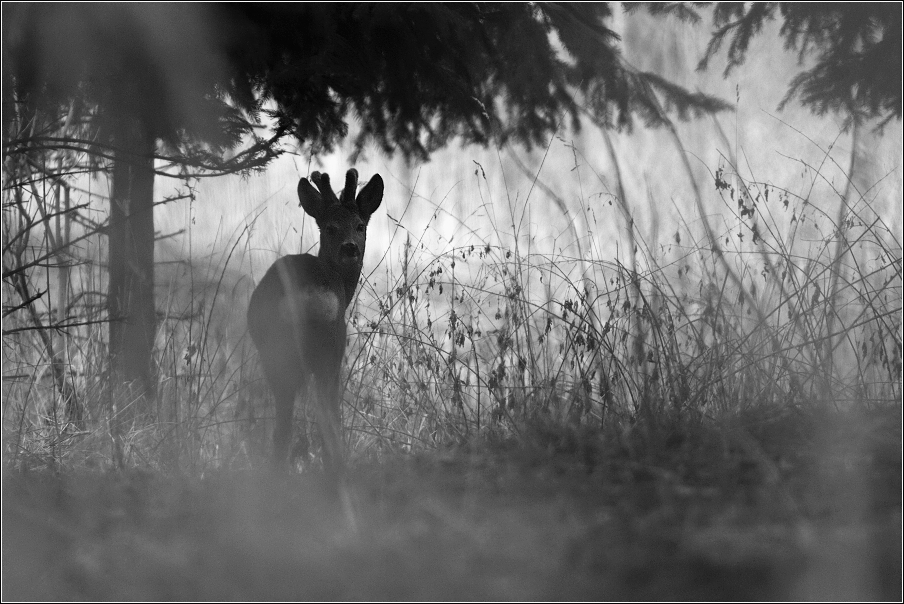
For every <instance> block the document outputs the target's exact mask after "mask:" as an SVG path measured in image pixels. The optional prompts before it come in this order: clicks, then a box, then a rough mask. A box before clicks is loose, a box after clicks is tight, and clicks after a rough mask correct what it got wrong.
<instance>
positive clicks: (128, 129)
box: [107, 120, 156, 412]
mask: <svg viewBox="0 0 904 604" xmlns="http://www.w3.org/2000/svg"><path fill="white" fill-rule="evenodd" d="M114 136H115V141H116V147H117V149H118V150H117V152H116V156H115V160H114V163H113V186H112V194H111V196H110V227H109V267H110V268H109V271H110V290H109V295H108V297H107V309H108V311H109V315H110V347H109V351H110V369H111V376H112V379H113V385H114V386H119V385H122V384H127V385H128V386H129V387H131V388H137V393H139V394H140V395H142V396H141V397H140V398H139V400H141V399H144V401H145V402H144V403H142V404H143V405H147V404H148V403H147V401H148V400H150V399H152V398H153V397H154V395H155V390H156V380H155V377H154V371H153V365H152V350H153V346H154V333H155V329H156V315H155V310H154V172H153V169H154V159H153V152H154V151H155V139H154V137H153V136H152V135H150V134H149V133H148V131H147V129H146V128H143V127H141V126H140V124H137V123H136V122H135V121H131V120H123V121H122V122H120V124H119V125H118V127H117V129H116V132H115V135H114ZM137 411H139V412H146V411H149V409H146V408H145V409H140V408H139V409H137Z"/></svg>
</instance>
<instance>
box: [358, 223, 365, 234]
mask: <svg viewBox="0 0 904 604" xmlns="http://www.w3.org/2000/svg"><path fill="white" fill-rule="evenodd" d="M358 232H359V233H363V232H364V223H363V222H362V223H361V224H359V225H358Z"/></svg>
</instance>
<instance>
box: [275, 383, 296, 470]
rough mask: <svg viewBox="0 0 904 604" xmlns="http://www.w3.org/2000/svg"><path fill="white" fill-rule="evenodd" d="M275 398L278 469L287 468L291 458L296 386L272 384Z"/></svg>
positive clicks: (276, 464) (276, 465)
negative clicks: (290, 446)
mask: <svg viewBox="0 0 904 604" xmlns="http://www.w3.org/2000/svg"><path fill="white" fill-rule="evenodd" d="M271 385H272V387H273V398H274V403H275V406H276V419H275V424H274V426H273V466H274V467H275V468H277V469H282V468H284V467H285V465H286V462H287V461H288V458H289V441H290V440H291V438H292V416H293V414H294V411H295V392H296V389H295V387H294V385H288V384H284V383H281V384H272V383H271Z"/></svg>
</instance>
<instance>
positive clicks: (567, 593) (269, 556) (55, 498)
mask: <svg viewBox="0 0 904 604" xmlns="http://www.w3.org/2000/svg"><path fill="white" fill-rule="evenodd" d="M774 432H775V431H773V432H771V433H774ZM779 434H781V433H780V431H779ZM687 436H688V435H683V436H677V435H675V434H672V435H666V436H665V437H664V438H663V439H662V440H661V441H658V445H657V446H656V447H655V448H654V449H649V450H655V451H657V453H656V454H649V453H644V452H643V451H642V450H639V449H640V447H639V446H635V445H636V444H637V442H638V440H639V439H636V438H633V437H631V436H630V435H629V436H627V437H622V438H618V439H611V438H610V439H604V438H601V437H599V436H593V435H588V434H579V433H575V432H569V431H558V432H555V433H543V431H540V432H538V433H537V434H533V435H530V438H529V439H525V438H522V440H520V441H518V442H521V443H523V442H531V443H532V444H531V445H530V446H524V445H523V444H518V443H516V442H515V441H504V442H496V443H483V444H481V445H479V446H474V445H472V446H469V447H460V448H456V449H447V450H443V451H439V452H434V453H429V454H421V455H418V456H413V457H412V456H409V457H401V456H398V457H394V458H392V459H391V460H389V461H386V460H384V461H382V462H377V461H358V462H357V463H355V464H354V465H353V467H352V470H351V472H350V475H349V478H348V486H347V490H346V493H347V497H346V501H347V504H346V505H344V506H343V505H342V498H341V497H336V496H333V495H330V492H331V491H330V489H328V488H326V485H325V484H324V482H323V480H322V478H321V477H320V476H319V475H318V473H317V472H307V473H302V474H293V475H270V474H265V473H257V474H255V473H250V472H249V473H236V472H225V471H220V472H214V473H210V474H207V475H204V476H202V477H192V478H188V477H175V476H172V475H164V474H162V473H158V472H151V471H146V470H131V471H127V472H109V473H99V472H68V473H64V474H56V475H55V474H52V473H50V472H46V471H40V472H36V471H32V472H30V473H25V474H23V473H17V474H11V473H9V472H7V474H6V475H5V477H4V480H3V599H4V601H8V600H33V599H34V600H45V599H50V600H56V599H63V600H85V599H87V600H95V599H96V600H233V599H236V600H262V601H267V600H319V599H326V600H333V599H346V598H347V599H363V600H420V599H424V600H446V599H451V600H499V599H501V600H568V599H578V600H619V599H641V600H673V599H679V600H717V601H718V600H723V599H726V600H776V599H777V600H788V599H790V600H806V599H830V600H842V601H843V600H847V599H855V600H856V599H861V600H862V599H867V600H893V601H900V599H901V537H902V532H901V530H902V527H901V450H900V442H901V441H900V426H898V428H897V431H896V432H895V431H894V429H893V430H892V432H891V433H890V436H889V437H888V438H875V439H873V442H872V443H869V445H868V446H860V445H858V446H857V447H855V448H854V452H853V453H852V452H851V451H849V450H844V448H843V447H842V448H841V449H832V451H833V452H835V453H831V454H826V453H825V451H824V450H822V449H820V445H819V442H814V441H812V440H810V441H807V440H806V439H802V442H801V443H800V445H799V446H797V447H789V446H788V444H787V443H788V442H789V438H790V437H789V436H787V435H784V436H781V437H780V439H781V445H780V446H772V445H771V444H770V441H769V439H767V438H764V437H762V435H754V436H752V437H751V436H745V437H743V438H737V439H733V438H728V437H726V436H725V435H724V434H722V435H716V434H708V435H707V434H697V435H691V436H694V438H693V439H687V438H686V437H687ZM745 439H748V440H745ZM748 441H749V442H748ZM739 442H740V443H741V444H740V445H739V444H738V443H739ZM744 442H748V444H747V445H745V444H744ZM750 442H754V443H755V444H750ZM735 449H737V450H735ZM819 451H821V452H819ZM836 453H837V457H838V458H837V459H835V458H834V457H833V455H835V454H836Z"/></svg>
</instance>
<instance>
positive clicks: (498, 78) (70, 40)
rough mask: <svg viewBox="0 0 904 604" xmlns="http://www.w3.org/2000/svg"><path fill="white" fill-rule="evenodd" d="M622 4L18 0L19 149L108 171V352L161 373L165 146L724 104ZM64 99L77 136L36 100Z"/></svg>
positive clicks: (222, 154)
mask: <svg viewBox="0 0 904 604" xmlns="http://www.w3.org/2000/svg"><path fill="white" fill-rule="evenodd" d="M609 17H610V9H609V6H608V5H607V4H605V3H590V4H567V3H565V4H558V3H555V4H553V3H551V4H543V3H540V4H523V3H513V4H494V3H462V4H449V5H445V4H402V5H394V4H386V3H373V4H320V3H305V4H291V5H286V4H273V5H270V4H222V5H220V4H203V5H179V4H137V3H135V4H79V5H69V4H64V3H61V4H14V5H7V4H5V5H4V6H3V83H4V92H3V113H4V118H3V124H4V149H5V154H6V155H7V156H9V155H10V154H16V153H26V152H27V153H40V152H42V150H50V149H58V148H66V149H73V150H78V151H83V152H87V153H89V154H91V155H92V156H93V157H94V158H95V159H96V161H97V162H98V164H99V165H101V166H103V167H105V169H106V170H108V171H109V173H110V174H111V175H112V194H111V201H110V206H111V211H110V223H109V226H108V233H109V260H110V279H109V292H108V310H109V316H110V320H111V323H110V341H109V351H110V355H111V367H112V368H113V370H114V376H115V378H116V379H117V380H119V381H125V382H138V383H139V384H141V385H142V386H143V387H144V389H145V390H148V391H152V390H153V384H154V376H153V371H152V355H151V352H152V350H151V349H152V344H153V338H154V330H155V311H154V297H153V275H154V262H153V253H154V224H153V205H154V200H153V196H152V194H153V182H154V177H155V175H168V176H172V175H173V173H172V171H165V170H161V169H160V165H161V164H165V165H170V166H175V167H177V168H179V170H178V172H179V174H182V175H184V174H196V173H201V172H204V173H208V174H209V173H214V174H218V173H226V172H235V171H242V170H251V169H258V168H261V167H262V166H264V165H265V164H266V163H267V162H268V161H269V160H271V159H272V158H273V157H275V156H277V155H278V154H279V153H280V151H281V149H280V146H279V145H280V143H281V142H282V141H283V140H284V139H285V138H286V137H289V136H292V137H294V139H296V140H297V141H298V142H300V143H302V144H303V145H306V146H308V147H309V148H310V150H312V151H313V152H315V153H317V152H323V151H328V150H330V149H332V148H334V146H335V145H336V143H338V142H339V141H340V140H342V139H344V138H345V137H346V136H348V135H349V127H348V121H349V119H354V120H355V122H356V123H357V125H358V126H357V130H356V138H355V148H356V153H358V152H360V151H362V150H363V149H364V148H365V146H366V145H368V144H371V143H373V144H376V145H377V146H378V147H379V148H381V149H382V150H383V151H385V152H387V153H390V154H391V153H394V152H400V153H402V154H403V155H405V156H406V157H415V158H421V159H424V158H427V157H428V156H429V155H430V153H431V152H433V151H434V150H436V149H438V148H440V147H442V146H443V145H446V144H448V143H449V142H450V141H451V140H453V139H459V140H461V141H462V142H465V143H479V144H488V143H489V142H491V141H498V142H502V141H507V140H511V141H514V142H519V143H523V144H526V145H531V144H535V143H539V142H541V141H544V140H545V139H546V138H547V137H548V136H549V135H550V134H552V133H554V132H555V131H556V129H557V128H558V127H559V126H560V125H561V124H562V121H563V119H567V118H570V121H571V124H572V126H573V127H575V128H577V127H579V125H580V124H579V115H580V114H581V112H582V111H587V112H589V113H590V114H591V115H593V116H594V118H595V119H596V121H597V122H598V123H602V124H606V125H609V126H615V127H630V126H631V125H632V123H633V121H634V120H635V119H638V118H639V119H641V120H643V121H644V122H645V123H647V124H652V125H655V124H658V123H662V122H663V121H664V120H665V119H666V116H665V114H664V113H663V111H664V110H665V111H667V110H675V111H676V112H677V113H678V115H679V116H681V117H688V116H693V115H700V114H702V113H706V112H711V111H716V110H720V109H723V108H725V107H726V106H725V105H724V104H723V103H721V102H720V101H718V100H716V99H713V98H711V97H707V96H705V95H702V94H698V93H689V92H688V91H685V90H683V89H681V88H679V87H677V86H674V85H673V84H671V83H669V82H667V81H665V80H663V79H662V78H660V77H658V76H655V75H653V74H647V73H640V72H637V71H634V70H632V69H630V68H629V67H627V66H626V65H625V64H624V63H623V62H622V60H621V58H620V55H619V51H618V41H619V40H618V37H617V36H616V35H615V34H614V33H613V32H612V31H611V30H610V29H608V27H607V25H606V20H607V19H608V18H609ZM67 114H68V115H69V116H70V117H72V116H73V115H74V116H75V119H74V120H71V121H74V122H75V123H78V124H79V125H80V128H79V129H78V130H74V131H72V132H76V131H77V132H79V133H80V134H79V136H75V135H70V134H69V133H66V132H64V133H63V134H62V135H51V134H50V131H46V132H45V131H42V130H41V128H40V127H35V125H37V126H40V125H41V124H42V123H45V122H41V120H40V119H32V116H38V115H45V116H48V115H49V116H59V115H67ZM14 117H15V118H16V119H14ZM51 121H53V120H47V121H46V123H50V122H51ZM71 121H70V120H69V119H67V123H71ZM22 124H29V126H28V127H27V128H20V129H18V130H17V129H15V128H14V125H22ZM264 125H268V126H269V125H273V131H272V133H271V134H272V135H271V136H269V138H259V137H257V136H255V132H258V131H259V130H260V129H262V128H263V126H264ZM243 145H244V146H243ZM239 149H240V151H239V152H236V150H239Z"/></svg>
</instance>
